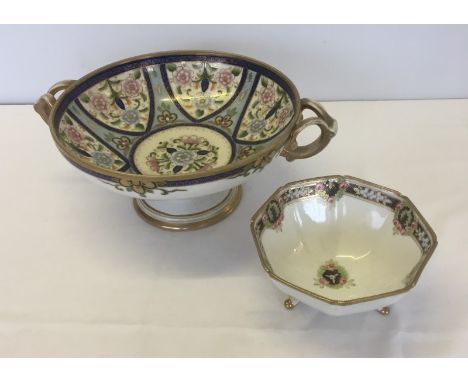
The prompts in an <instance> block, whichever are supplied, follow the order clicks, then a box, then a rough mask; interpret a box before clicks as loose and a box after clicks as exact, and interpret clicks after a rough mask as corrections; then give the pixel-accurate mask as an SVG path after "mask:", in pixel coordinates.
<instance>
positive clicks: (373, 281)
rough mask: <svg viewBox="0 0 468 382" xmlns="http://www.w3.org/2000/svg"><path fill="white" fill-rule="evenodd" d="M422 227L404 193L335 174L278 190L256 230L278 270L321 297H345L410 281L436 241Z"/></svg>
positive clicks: (393, 288)
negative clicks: (280, 191)
mask: <svg viewBox="0 0 468 382" xmlns="http://www.w3.org/2000/svg"><path fill="white" fill-rule="evenodd" d="M262 227H263V228H262ZM267 227H268V228H267ZM427 227H428V226H427V223H425V222H424V219H423V218H422V216H420V215H419V213H418V212H417V211H416V210H415V209H414V208H413V206H412V204H410V202H409V201H408V200H407V199H405V198H403V197H401V196H399V195H396V194H395V193H393V192H391V191H387V190H383V189H379V188H376V187H373V186H370V185H368V184H364V183H361V182H358V181H357V180H351V179H344V178H335V179H333V178H332V179H325V180H321V181H318V182H315V183H314V182H313V183H311V184H308V185H302V186H300V187H297V188H293V189H288V190H285V191H283V192H282V193H280V194H279V195H278V196H277V198H274V199H273V200H272V202H270V206H267V207H266V210H265V213H264V214H263V216H262V215H261V214H260V216H259V220H257V228H256V230H257V234H258V235H259V236H258V238H259V239H258V240H259V241H260V244H261V247H262V252H263V256H264V261H265V263H266V264H267V266H268V267H270V269H271V271H272V272H273V273H274V274H275V275H276V276H277V277H279V278H280V279H282V280H285V281H287V282H288V283H291V284H293V285H295V286H297V287H298V288H301V289H303V290H306V291H309V292H310V293H312V294H315V295H317V296H321V297H323V298H324V299H328V300H333V301H350V300H357V299H363V298H369V297H372V296H379V295H382V294H385V293H391V292H394V291H399V290H403V289H405V288H407V287H408V286H409V285H411V284H412V283H413V282H414V280H415V277H417V275H418V272H420V271H421V270H422V266H423V265H424V264H425V261H426V260H427V257H428V256H429V255H430V252H431V251H432V250H433V248H434V246H435V238H434V237H433V236H432V233H431V231H430V229H429V228H427Z"/></svg>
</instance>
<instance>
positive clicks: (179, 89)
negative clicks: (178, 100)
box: [177, 85, 182, 94]
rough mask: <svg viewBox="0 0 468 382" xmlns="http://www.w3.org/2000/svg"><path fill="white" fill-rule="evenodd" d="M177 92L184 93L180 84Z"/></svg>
mask: <svg viewBox="0 0 468 382" xmlns="http://www.w3.org/2000/svg"><path fill="white" fill-rule="evenodd" d="M177 93H178V94H182V88H181V87H180V85H179V86H177Z"/></svg>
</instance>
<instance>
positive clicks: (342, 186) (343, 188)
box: [340, 182, 349, 190]
mask: <svg viewBox="0 0 468 382" xmlns="http://www.w3.org/2000/svg"><path fill="white" fill-rule="evenodd" d="M348 186H349V184H348V183H346V182H342V183H340V190H346V189H347V188H348Z"/></svg>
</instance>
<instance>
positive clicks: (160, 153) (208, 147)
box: [146, 135, 218, 175]
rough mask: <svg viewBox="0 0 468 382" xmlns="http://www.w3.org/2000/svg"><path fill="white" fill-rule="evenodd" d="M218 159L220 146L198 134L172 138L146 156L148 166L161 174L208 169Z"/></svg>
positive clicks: (161, 143) (160, 143)
mask: <svg viewBox="0 0 468 382" xmlns="http://www.w3.org/2000/svg"><path fill="white" fill-rule="evenodd" d="M217 161H218V147H217V146H214V145H212V144H210V142H209V141H208V140H207V139H205V138H203V137H199V136H196V135H190V136H181V137H178V138H171V139H168V140H166V141H163V142H159V145H158V146H157V147H156V149H155V150H153V151H152V152H151V153H150V154H149V155H148V156H147V157H146V164H147V165H148V167H149V168H150V169H151V170H152V171H154V172H155V173H158V174H159V175H174V174H178V173H184V174H188V173H192V172H199V171H207V170H209V169H211V168H213V167H214V166H215V165H216V164H217Z"/></svg>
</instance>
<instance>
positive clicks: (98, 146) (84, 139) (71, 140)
mask: <svg viewBox="0 0 468 382" xmlns="http://www.w3.org/2000/svg"><path fill="white" fill-rule="evenodd" d="M58 133H59V136H60V138H61V139H62V141H63V142H64V143H65V144H66V145H67V146H68V147H69V148H70V149H71V151H72V152H74V153H75V154H77V155H79V157H80V158H81V159H83V160H85V161H86V162H88V163H92V164H95V165H97V166H99V167H102V168H106V169H112V170H121V169H123V168H125V167H128V166H127V163H126V162H125V161H124V160H123V158H120V157H119V156H118V155H116V154H115V153H114V152H112V151H111V150H109V148H107V147H106V146H104V144H102V143H101V142H100V141H98V140H97V139H96V138H95V137H93V136H92V135H91V134H90V133H89V132H88V131H86V130H85V129H84V128H83V127H81V126H80V125H79V124H78V123H77V122H76V120H75V119H74V118H73V117H72V114H69V113H65V114H64V115H63V116H62V119H61V121H60V125H59V130H58Z"/></svg>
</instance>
